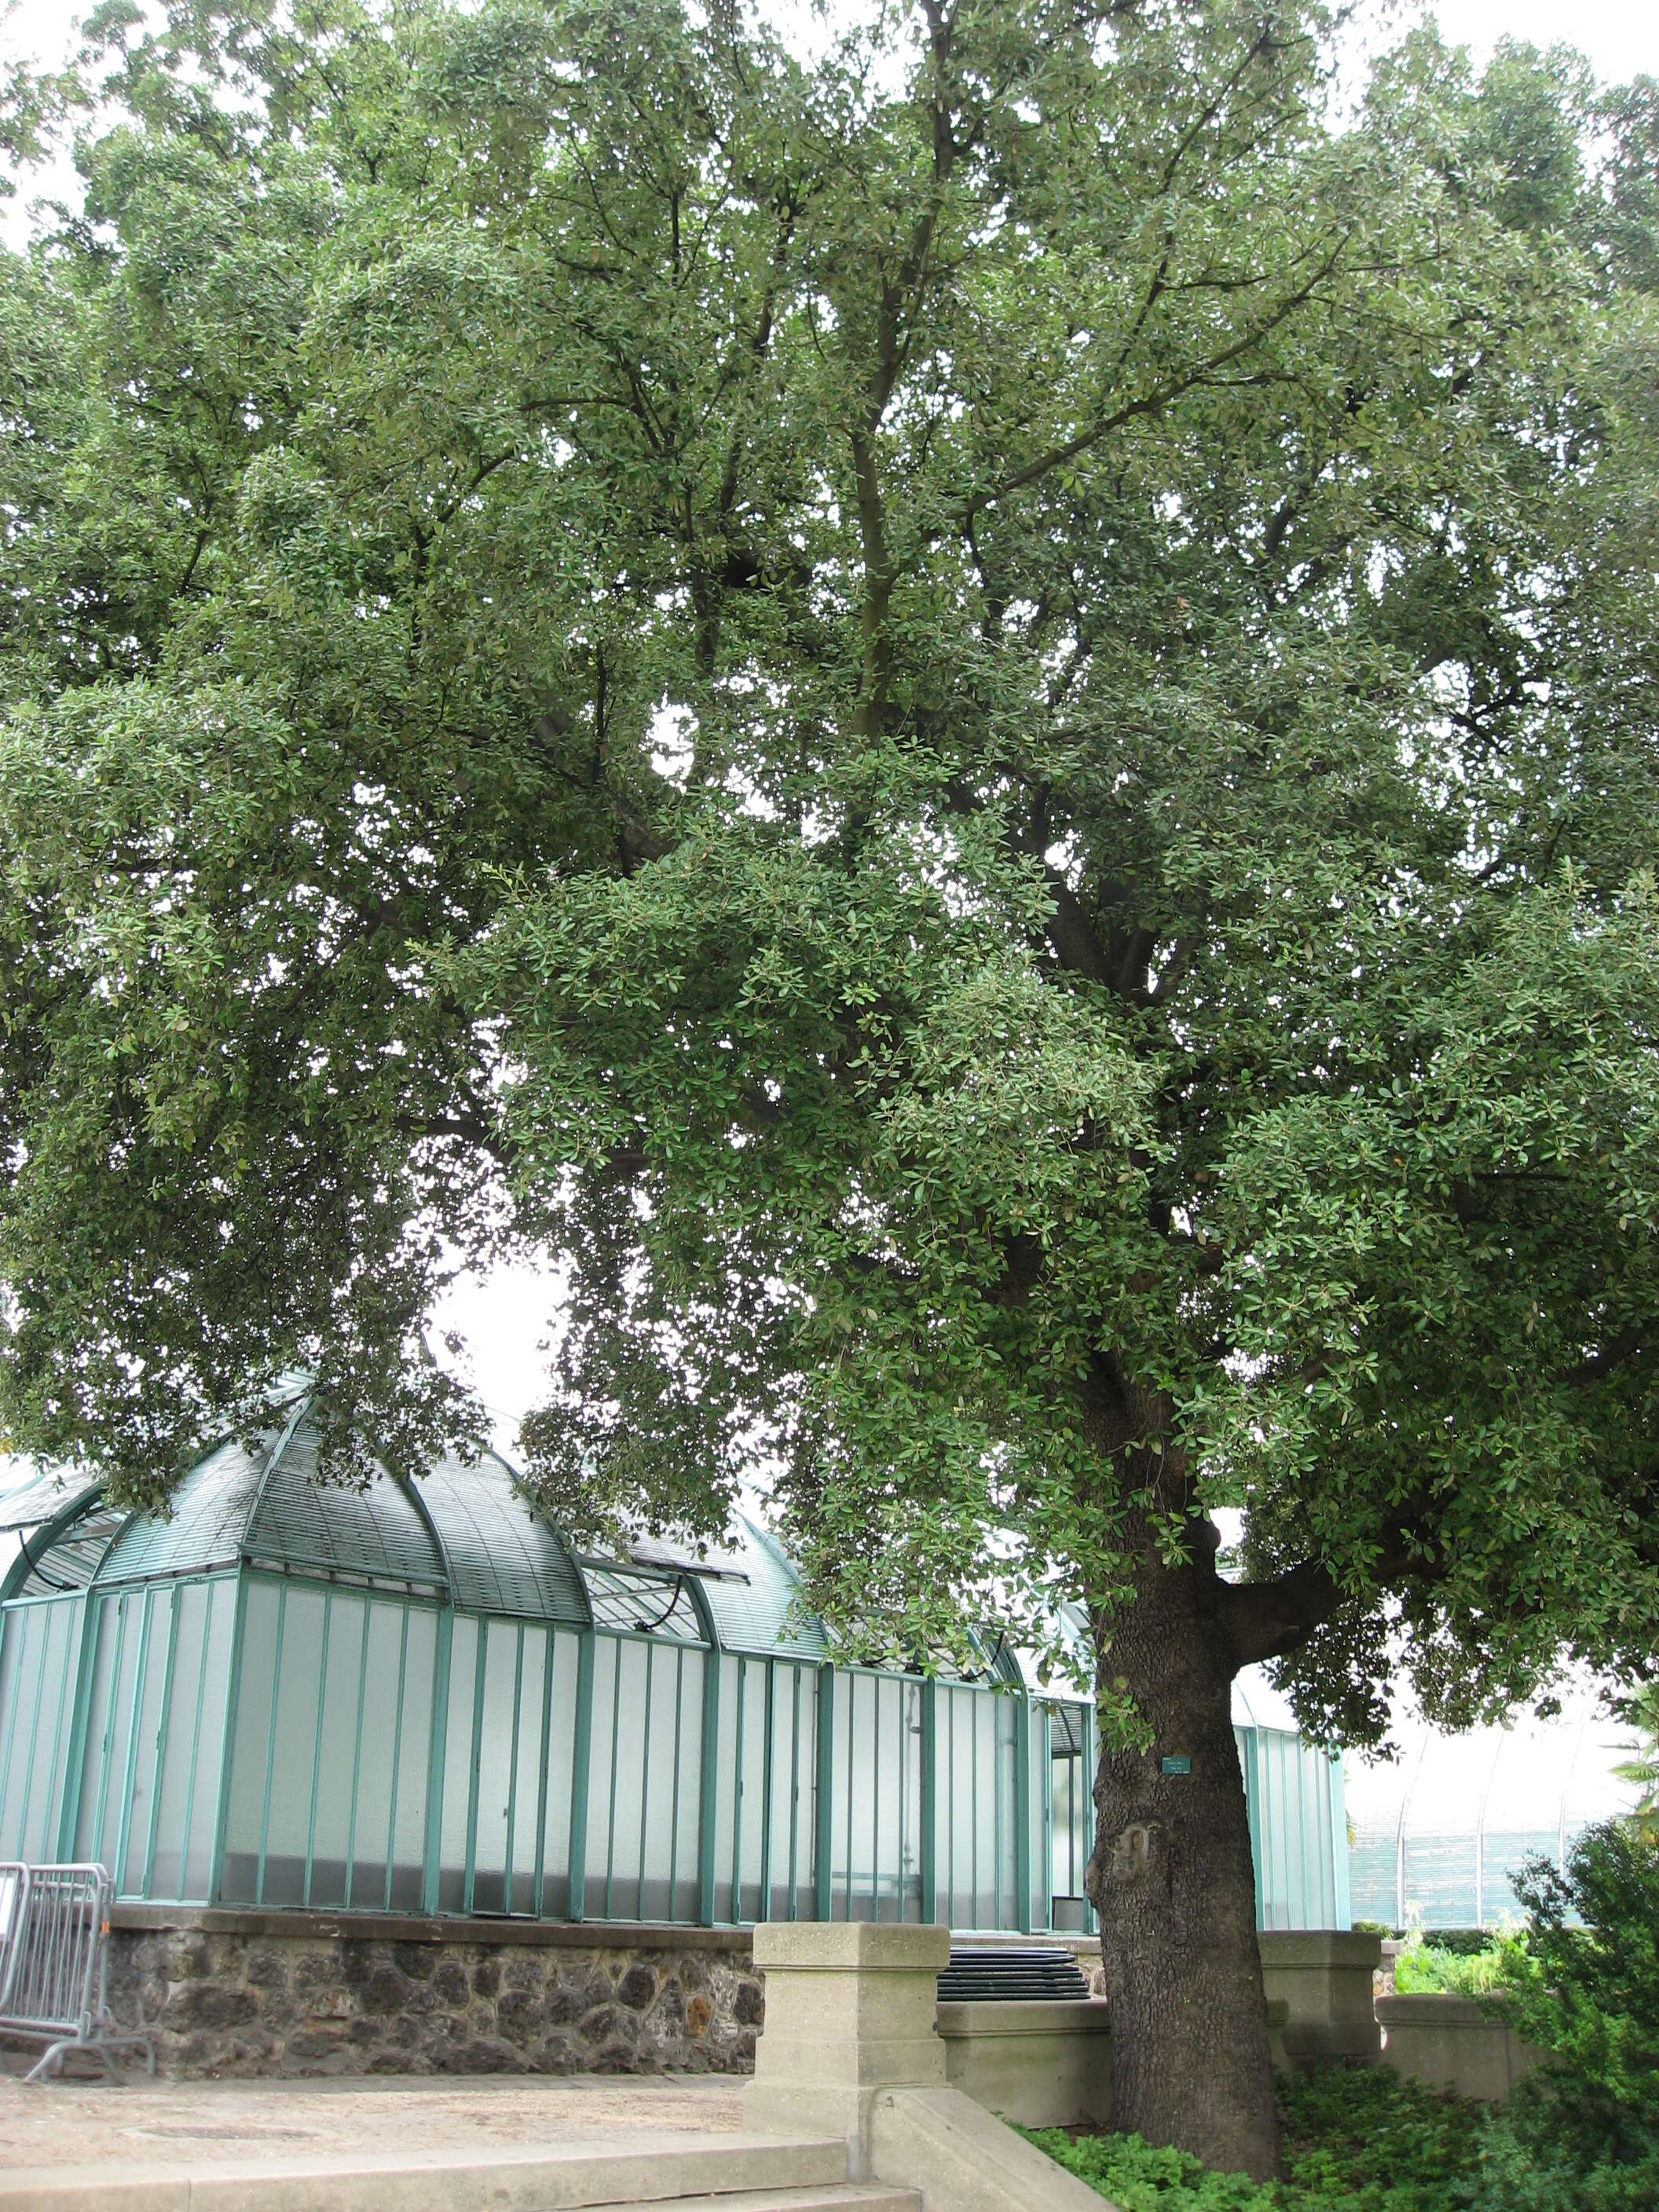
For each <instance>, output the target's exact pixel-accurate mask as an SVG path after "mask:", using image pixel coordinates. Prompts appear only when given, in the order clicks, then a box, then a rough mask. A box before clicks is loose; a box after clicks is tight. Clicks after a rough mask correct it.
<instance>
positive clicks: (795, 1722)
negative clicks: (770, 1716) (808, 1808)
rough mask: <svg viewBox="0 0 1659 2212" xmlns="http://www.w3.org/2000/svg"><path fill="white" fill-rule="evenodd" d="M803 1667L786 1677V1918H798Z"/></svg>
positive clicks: (791, 1670)
mask: <svg viewBox="0 0 1659 2212" xmlns="http://www.w3.org/2000/svg"><path fill="white" fill-rule="evenodd" d="M803 1671H804V1670H803V1669H802V1668H799V1667H792V1668H790V1669H789V1679H790V1682H791V1684H792V1688H791V1691H790V1714H789V1917H790V1919H791V1920H795V1919H798V1918H799V1891H798V1890H797V1888H796V1880H797V1871H796V1870H797V1867H798V1863H799V1845H800V1678H801V1674H802V1673H803Z"/></svg>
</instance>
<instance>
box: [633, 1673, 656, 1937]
mask: <svg viewBox="0 0 1659 2212" xmlns="http://www.w3.org/2000/svg"><path fill="white" fill-rule="evenodd" d="M656 1656H657V1647H656V1645H655V1644H647V1645H646V1647H645V1723H644V1726H643V1727H642V1728H641V1731H640V1871H639V1876H638V1879H637V1880H636V1881H635V1884H634V1917H635V1919H636V1920H642V1919H643V1918H644V1917H645V1838H646V1820H647V1814H648V1813H649V1810H650V1806H651V1662H652V1661H653V1659H654V1658H655V1657H656Z"/></svg>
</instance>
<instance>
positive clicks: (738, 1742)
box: [732, 1658, 749, 1922]
mask: <svg viewBox="0 0 1659 2212" xmlns="http://www.w3.org/2000/svg"><path fill="white" fill-rule="evenodd" d="M748 1669H749V1662H748V1661H747V1660H746V1659H742V1658H740V1659H739V1660H738V1717H737V1719H736V1721H735V1723H733V1725H732V1920H733V1921H734V1922H740V1921H741V1920H742V1918H743V1886H742V1878H743V1796H744V1790H743V1768H744V1749H745V1746H744V1740H743V1696H744V1689H745V1687H746V1686H747V1677H748Z"/></svg>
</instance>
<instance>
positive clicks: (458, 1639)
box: [438, 1613, 480, 1912]
mask: <svg viewBox="0 0 1659 2212" xmlns="http://www.w3.org/2000/svg"><path fill="white" fill-rule="evenodd" d="M479 1626H480V1624H479V1623H478V1622H477V1621H476V1620H472V1619H471V1617H470V1616H469V1615H467V1614H465V1613H462V1614H459V1615H458V1616H457V1617H456V1620H455V1625H454V1628H453V1632H452V1635H451V1641H450V1647H449V1706H448V1711H447V1720H446V1725H445V1735H444V1803H443V1826H442V1844H441V1850H440V1854H439V1872H438V1910H439V1911H441V1912H464V1911H465V1910H466V1822H467V1812H468V1808H469V1806H470V1804H471V1795H472V1783H473V1772H474V1769H473V1759H472V1717H473V1716H472V1699H473V1692H474V1688H475V1686H476V1683H477V1669H478V1632H479Z"/></svg>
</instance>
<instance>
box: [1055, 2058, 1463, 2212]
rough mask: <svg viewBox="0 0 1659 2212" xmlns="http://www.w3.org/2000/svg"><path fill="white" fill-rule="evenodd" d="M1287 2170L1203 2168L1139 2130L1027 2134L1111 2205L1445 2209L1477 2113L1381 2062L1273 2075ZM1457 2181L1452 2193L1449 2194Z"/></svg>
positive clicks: (1131, 2208) (1286, 2211)
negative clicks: (1252, 2172) (1264, 2178)
mask: <svg viewBox="0 0 1659 2212" xmlns="http://www.w3.org/2000/svg"><path fill="white" fill-rule="evenodd" d="M1279 2115H1280V2118H1281V2119H1282V2121H1283V2123H1284V2127H1285V2154H1286V2164H1287V2166H1288V2169H1289V2175H1290V2178H1289V2179H1288V2181H1286V2182H1284V2183H1279V2182H1269V2183H1267V2184H1266V2185H1262V2184H1260V2183H1256V2182H1253V2181H1251V2180H1250V2179H1249V2177H1248V2176H1247V2175H1244V2174H1242V2173H1212V2172H1210V2170H1209V2169H1208V2168H1207V2167H1206V2166H1202V2165H1200V2162H1199V2160H1197V2159H1195V2158H1191V2157H1189V2156H1188V2154H1186V2153H1185V2152H1184V2151H1176V2150H1158V2149H1154V2148H1152V2146H1151V2145H1150V2144H1147V2143H1144V2142H1141V2140H1140V2138H1139V2136H1079V2137H1077V2138H1075V2139H1073V2138H1071V2137H1068V2136H1066V2134H1065V2132H1064V2131H1063V2130H1060V2129H1058V2128H1048V2129H1044V2130H1042V2131H1041V2132H1040V2133H1037V2134H1035V2135H1033V2136H1032V2137H1031V2140H1032V2142H1035V2143H1036V2144H1038V2145H1039V2146H1040V2147H1041V2148H1042V2149H1043V2150H1046V2151H1047V2152H1048V2154H1049V2156H1050V2157H1051V2158H1054V2159H1055V2160H1058V2161H1059V2163H1060V2165H1061V2166H1065V2167H1066V2168H1067V2170H1068V2171H1069V2172H1073V2173H1074V2174H1076V2175H1077V2177H1078V2179H1079V2180H1080V2181H1086V2182H1087V2183H1088V2185H1089V2186H1090V2187H1091V2189H1096V2190H1098V2191H1099V2192H1100V2194H1101V2195H1102V2196H1103V2197H1109V2199H1110V2200H1111V2202H1112V2203H1114V2204H1115V2205H1117V2206H1119V2207H1120V2208H1121V2212H1270V2208H1271V2209H1272V2212H1337V2208H1338V2207H1340V2208H1341V2212H1453V2208H1455V2207H1460V2206H1462V2205H1463V2204H1466V2203H1468V2202H1469V2195H1468V2191H1469V2190H1470V2189H1471V2188H1472V2187H1473V2185H1474V2180H1475V2178H1476V2175H1477V2173H1478V2170H1479V2164H1480V2150H1479V2146H1480V2137H1481V2131H1482V2118H1481V2115H1480V2111H1479V2108H1478V2107H1476V2106H1471V2105H1467V2104H1465V2103H1463V2102H1462V2100H1459V2099H1457V2098H1455V2097H1437V2096H1436V2095H1434V2094H1433V2093H1432V2092H1431V2091H1429V2090H1427V2089H1424V2088H1422V2087H1419V2085H1418V2084H1417V2083H1416V2082H1413V2081H1401V2080H1400V2079H1399V2077H1398V2076H1397V2075H1394V2074H1390V2073H1389V2072H1388V2071H1386V2069H1383V2068H1380V2067H1379V2068H1376V2069H1370V2070H1367V2071H1364V2072H1352V2073H1349V2072H1343V2071H1339V2070H1335V2069H1333V2070H1331V2071H1329V2072H1326V2073H1321V2074H1316V2075H1311V2076H1310V2077H1308V2078H1306V2079H1302V2080H1296V2081H1280V2083H1279ZM1458 2185H1461V2189H1460V2191H1459V2193H1457V2194H1454V2193H1452V2192H1453V2191H1454V2188H1455V2187H1458Z"/></svg>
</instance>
